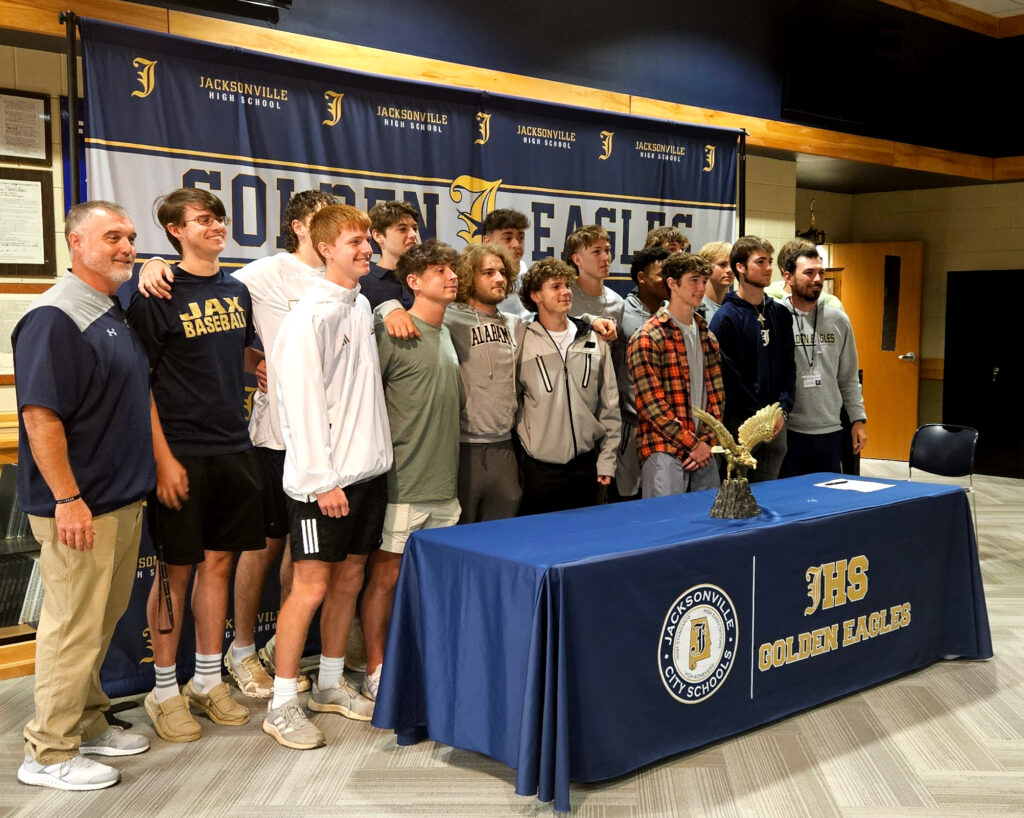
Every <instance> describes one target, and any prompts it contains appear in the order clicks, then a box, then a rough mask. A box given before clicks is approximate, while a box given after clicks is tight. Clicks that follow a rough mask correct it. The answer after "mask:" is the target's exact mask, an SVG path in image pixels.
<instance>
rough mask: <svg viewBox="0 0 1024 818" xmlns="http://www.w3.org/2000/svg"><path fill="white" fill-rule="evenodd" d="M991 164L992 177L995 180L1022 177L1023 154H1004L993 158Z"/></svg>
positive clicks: (1023, 175) (1005, 180) (1003, 180)
mask: <svg viewBox="0 0 1024 818" xmlns="http://www.w3.org/2000/svg"><path fill="white" fill-rule="evenodd" d="M992 164H993V166H994V167H993V170H992V179H993V180H995V181H996V182H1010V181H1013V180H1016V179H1024V156H1004V157H1003V158H1002V159H994V160H993V161H992Z"/></svg>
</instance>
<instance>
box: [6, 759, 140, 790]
mask: <svg viewBox="0 0 1024 818" xmlns="http://www.w3.org/2000/svg"><path fill="white" fill-rule="evenodd" d="M18 780H19V781H20V782H21V783H22V784H31V785H33V786H35V787H50V788H51V789H54V790H102V789H104V788H105V787H113V786H114V785H115V784H116V783H117V782H118V781H120V780H121V773H119V772H118V771H117V770H115V769H114V768H113V767H108V766H107V765H106V764H100V763H99V762H98V761H93V760H92V759H91V758H86V757H85V756H83V755H77V756H72V757H71V758H69V759H68V760H67V761H59V762H57V763H56V764H48V765H46V766H43V765H42V764H40V763H39V762H38V761H36V760H35V759H33V758H32V757H31V756H25V760H24V761H23V762H21V766H20V767H18Z"/></svg>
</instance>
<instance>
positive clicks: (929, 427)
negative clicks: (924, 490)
mask: <svg viewBox="0 0 1024 818" xmlns="http://www.w3.org/2000/svg"><path fill="white" fill-rule="evenodd" d="M977 445H978V430H977V429H972V428H971V427H970V426H952V425H950V424H948V423H926V424H924V425H923V426H919V427H918V429H917V431H916V432H914V439H913V440H911V441H910V462H909V463H908V464H907V473H908V475H909V476H910V477H913V470H914V469H919V470H921V471H926V472H929V473H931V474H938V475H941V476H943V477H967V478H968V479H969V485H967V486H964V491H966V492H967V496H968V499H969V500H970V501H971V505H972V506H973V508H972V513H973V515H974V536H975V539H977V536H978V508H977V501H976V498H975V494H974V449H975V448H976V447H977Z"/></svg>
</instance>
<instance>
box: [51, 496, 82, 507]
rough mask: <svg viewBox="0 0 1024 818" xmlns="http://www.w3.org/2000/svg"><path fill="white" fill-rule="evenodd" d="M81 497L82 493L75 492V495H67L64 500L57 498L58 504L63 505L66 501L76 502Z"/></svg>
mask: <svg viewBox="0 0 1024 818" xmlns="http://www.w3.org/2000/svg"><path fill="white" fill-rule="evenodd" d="M81 499H82V495H81V494H75V495H73V496H71V497H65V498H64V499H63V500H57V505H58V506H62V505H64V504H65V503H73V502H75V500H81Z"/></svg>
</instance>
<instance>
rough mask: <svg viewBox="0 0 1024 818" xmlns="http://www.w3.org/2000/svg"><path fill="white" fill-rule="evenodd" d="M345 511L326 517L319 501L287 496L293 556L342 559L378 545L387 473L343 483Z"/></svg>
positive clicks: (384, 504)
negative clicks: (346, 483) (346, 507)
mask: <svg viewBox="0 0 1024 818" xmlns="http://www.w3.org/2000/svg"><path fill="white" fill-rule="evenodd" d="M344 491H345V497H346V498H348V514H347V515H346V516H345V517H328V516H327V515H326V514H324V513H323V512H322V511H321V510H320V504H319V503H317V502H316V501H315V500H314V501H313V502H312V503H303V502H299V501H298V500H293V499H292V498H291V497H289V498H288V517H289V520H290V522H291V529H290V532H289V533H290V534H291V535H292V538H291V549H292V560H293V561H295V562H298V561H299V560H322V561H323V562H341V561H342V560H343V559H345V557H347V556H348V555H349V554H369V553H370V552H372V551H376V550H377V549H378V548H380V542H381V530H382V529H383V527H384V512H385V511H386V510H387V507H388V481H387V475H384V474H381V475H378V476H377V477H371V478H370V479H369V480H364V481H363V482H362V483H354V484H353V485H351V486H345V489H344Z"/></svg>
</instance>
